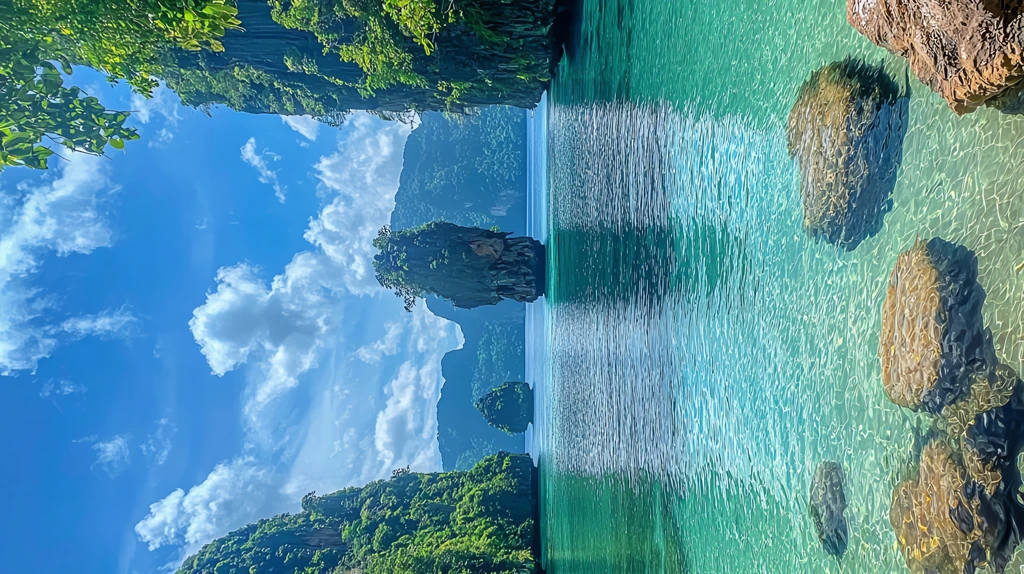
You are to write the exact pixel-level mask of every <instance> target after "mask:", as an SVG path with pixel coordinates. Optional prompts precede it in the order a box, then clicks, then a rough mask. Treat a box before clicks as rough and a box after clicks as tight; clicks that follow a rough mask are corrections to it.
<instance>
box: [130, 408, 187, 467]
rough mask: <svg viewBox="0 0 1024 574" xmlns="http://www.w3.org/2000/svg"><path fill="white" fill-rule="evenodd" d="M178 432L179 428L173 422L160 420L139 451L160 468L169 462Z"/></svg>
mask: <svg viewBox="0 0 1024 574" xmlns="http://www.w3.org/2000/svg"><path fill="white" fill-rule="evenodd" d="M177 432H178V428H177V427H175V426H174V425H173V424H171V421H169V420H167V419H160V420H158V421H157V422H156V430H155V431H153V433H152V434H150V435H149V436H148V437H147V438H146V442H144V443H142V444H141V445H139V450H141V451H142V455H143V456H145V457H146V458H147V459H149V461H150V462H151V463H152V464H154V465H157V466H159V465H161V464H163V463H165V462H167V457H168V456H170V454H171V440H172V439H173V438H174V435H175V433H177Z"/></svg>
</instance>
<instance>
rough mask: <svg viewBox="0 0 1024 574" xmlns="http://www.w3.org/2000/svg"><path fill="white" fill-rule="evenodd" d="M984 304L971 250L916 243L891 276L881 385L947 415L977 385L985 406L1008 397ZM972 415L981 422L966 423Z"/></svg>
mask: <svg viewBox="0 0 1024 574" xmlns="http://www.w3.org/2000/svg"><path fill="white" fill-rule="evenodd" d="M984 301H985V291H984V289H982V288H981V285H979V284H978V261H977V259H976V258H975V256H974V253H973V252H971V251H970V250H968V249H967V248H966V247H963V246H958V245H954V244H952V243H949V242H948V241H945V240H943V239H940V238H938V237H936V238H934V239H932V240H931V241H929V242H928V243H927V244H925V243H924V242H922V241H917V242H916V243H915V244H914V246H913V247H912V248H911V249H909V250H908V251H906V252H904V253H903V254H901V255H900V256H899V258H898V259H897V260H896V266H895V267H894V268H893V270H892V274H891V275H890V277H889V287H888V290H887V293H886V297H885V303H884V305H883V309H882V332H881V337H880V340H879V349H878V354H879V357H880V359H881V362H882V383H883V385H884V386H885V390H886V393H888V395H889V398H890V399H891V400H892V401H893V402H894V403H896V404H898V405H900V406H903V407H908V408H911V409H914V410H925V411H928V412H930V413H933V414H941V413H942V411H943V409H944V408H946V407H947V406H949V405H952V404H953V403H956V402H958V401H961V400H964V399H969V398H970V397H971V396H972V389H974V388H975V387H977V391H976V393H977V396H976V401H977V402H978V403H989V402H992V401H995V402H996V403H1000V402H1001V403H1005V402H1006V400H1008V399H1009V394H1007V393H1004V392H1002V391H1000V390H998V389H1000V388H1001V386H1000V385H1001V383H1000V382H999V381H997V380H996V372H995V370H996V366H997V361H996V358H995V349H994V347H993V344H992V335H991V333H990V332H989V331H988V330H987V329H985V326H984V321H983V319H982V315H981V306H982V303H984ZM986 386H988V387H992V388H993V389H996V390H994V391H993V390H992V389H989V390H986V388H985V387H986ZM1002 395H1005V397H1004V398H1000V397H1002ZM994 406H998V404H995V405H994ZM965 414H967V413H964V414H962V415H961V419H962V420H970V419H973V418H974V417H973V415H970V416H969V417H968V418H967V419H963V415H965ZM975 414H976V413H975Z"/></svg>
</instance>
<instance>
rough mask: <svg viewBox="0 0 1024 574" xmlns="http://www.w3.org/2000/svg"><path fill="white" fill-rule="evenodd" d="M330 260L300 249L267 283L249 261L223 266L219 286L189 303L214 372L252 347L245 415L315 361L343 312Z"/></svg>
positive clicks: (235, 361)
mask: <svg viewBox="0 0 1024 574" xmlns="http://www.w3.org/2000/svg"><path fill="white" fill-rule="evenodd" d="M330 267H331V266H330V265H329V264H325V262H324V260H323V257H320V256H318V255H316V254H313V253H300V254H298V255H296V256H295V257H294V258H293V259H292V261H291V263H289V264H288V265H287V266H286V267H285V271H284V273H282V274H280V275H278V276H276V277H274V279H273V281H272V282H271V283H270V285H269V286H268V285H267V284H266V283H265V282H264V281H262V280H261V279H260V278H259V276H258V270H257V269H256V268H255V267H253V266H251V265H249V264H247V263H241V264H238V265H234V266H231V267H224V268H222V269H220V270H219V271H218V272H217V277H216V281H217V290H216V291H213V292H211V293H208V294H207V296H206V303H205V304H204V305H202V306H201V307H199V308H197V309H195V311H193V313H192V320H191V321H190V322H189V327H191V329H192V335H193V337H195V340H196V342H197V343H198V344H199V347H200V351H201V352H202V353H203V355H204V356H205V357H206V361H207V363H209V365H210V368H211V369H212V371H213V373H214V374H215V375H218V376H223V375H224V374H225V373H227V372H229V371H232V370H234V369H235V368H237V367H238V366H239V365H241V364H243V363H245V362H246V361H248V359H249V357H250V355H258V363H257V369H258V374H257V376H256V380H257V381H256V384H255V385H254V387H253V388H252V389H251V391H250V393H249V395H250V396H249V399H248V401H247V404H246V412H247V414H248V415H249V416H250V417H254V418H255V417H258V414H259V411H260V410H261V409H262V407H263V406H264V405H266V404H267V403H268V402H270V401H271V400H272V399H274V398H275V397H276V396H278V395H280V394H281V393H283V392H285V391H287V390H288V389H290V388H292V387H294V386H295V385H296V384H298V377H299V376H300V375H302V374H303V373H305V372H306V371H308V370H309V369H310V368H312V367H314V366H315V365H316V363H317V358H318V356H319V352H320V350H321V349H322V348H323V345H324V343H325V336H326V335H327V334H328V332H330V330H331V329H332V328H333V327H334V326H335V325H336V324H337V322H338V321H339V320H340V319H341V317H340V316H339V314H338V313H337V312H336V311H335V310H334V303H335V297H334V295H333V291H335V288H336V286H335V285H334V281H335V278H334V275H333V273H331V268H330Z"/></svg>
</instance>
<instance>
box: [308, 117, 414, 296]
mask: <svg viewBox="0 0 1024 574" xmlns="http://www.w3.org/2000/svg"><path fill="white" fill-rule="evenodd" d="M351 124H352V127H351V133H350V134H349V136H348V138H346V141H345V143H344V144H343V147H342V149H341V150H339V151H338V152H336V153H334V154H332V155H330V156H327V157H324V158H321V159H320V161H319V162H318V163H317V164H316V166H315V168H316V172H317V173H316V176H317V178H318V179H319V180H320V190H321V193H322V194H324V195H330V194H334V199H333V200H332V201H331V202H330V204H328V205H326V206H325V207H324V208H323V209H322V210H321V211H320V214H319V216H318V217H317V218H316V219H314V220H313V221H311V222H310V225H309V229H308V230H307V231H306V234H305V238H306V241H309V242H310V243H312V244H313V245H316V246H317V247H319V248H321V249H322V250H323V251H324V253H326V254H327V256H328V257H330V258H331V259H332V260H333V261H335V262H336V263H337V264H338V265H339V266H341V268H342V269H343V271H344V274H343V278H344V281H345V285H346V286H347V288H348V290H349V291H351V292H352V293H356V294H366V293H376V292H379V291H380V290H381V289H382V288H381V286H380V285H379V284H378V283H377V280H376V278H375V277H374V272H373V263H372V262H373V256H374V255H375V254H376V252H377V250H376V249H375V248H374V247H373V240H374V238H376V237H377V231H378V230H379V229H380V228H381V226H383V225H385V224H387V223H388V222H389V221H390V220H391V212H392V211H394V209H395V193H397V192H398V183H399V177H400V176H401V173H402V153H403V151H404V147H405V140H406V139H407V138H408V137H409V132H410V129H409V126H407V125H405V124H401V123H398V122H390V123H388V122H383V121H380V120H372V119H370V118H369V116H365V115H359V116H356V117H355V118H354V119H352V120H351Z"/></svg>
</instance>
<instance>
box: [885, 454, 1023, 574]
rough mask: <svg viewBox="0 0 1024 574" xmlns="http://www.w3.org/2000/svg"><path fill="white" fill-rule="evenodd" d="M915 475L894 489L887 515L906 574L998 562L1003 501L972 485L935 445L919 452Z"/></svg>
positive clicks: (958, 573)
mask: <svg viewBox="0 0 1024 574" xmlns="http://www.w3.org/2000/svg"><path fill="white" fill-rule="evenodd" d="M917 474H918V475H917V478H916V479H913V480H906V481H903V482H901V483H899V484H898V485H896V488H895V491H894V492H893V498H892V505H891V507H890V509H889V522H890V523H891V524H892V527H893V529H894V531H895V532H896V541H897V544H898V546H899V549H900V552H901V553H902V554H903V558H904V559H905V560H906V563H907V567H908V568H909V569H910V571H911V572H912V573H914V574H927V573H941V574H947V573H948V574H962V573H966V572H975V570H976V569H977V568H978V567H979V566H981V565H983V564H988V563H989V562H990V561H992V560H993V559H995V560H997V561H998V560H1000V558H999V557H998V556H996V555H995V550H994V549H995V548H996V547H998V546H1000V545H1001V542H1002V540H1003V538H1004V534H1005V529H1006V524H1007V507H1006V500H1005V497H1003V496H993V495H992V493H988V492H986V491H985V489H984V488H982V487H981V486H979V485H978V484H977V483H976V482H975V481H974V480H972V478H971V476H970V474H969V473H968V471H967V469H966V468H965V467H964V465H963V463H962V461H960V460H958V458H957V457H956V455H955V454H954V452H953V450H952V449H951V448H950V447H949V446H948V445H947V444H946V443H945V442H943V441H941V440H933V441H931V442H930V443H928V444H927V445H926V446H925V447H924V449H923V450H922V452H921V459H920V462H919V465H918V470H917ZM1002 563H1003V564H1005V560H1002ZM1000 571H1001V569H1000Z"/></svg>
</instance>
